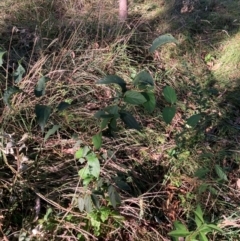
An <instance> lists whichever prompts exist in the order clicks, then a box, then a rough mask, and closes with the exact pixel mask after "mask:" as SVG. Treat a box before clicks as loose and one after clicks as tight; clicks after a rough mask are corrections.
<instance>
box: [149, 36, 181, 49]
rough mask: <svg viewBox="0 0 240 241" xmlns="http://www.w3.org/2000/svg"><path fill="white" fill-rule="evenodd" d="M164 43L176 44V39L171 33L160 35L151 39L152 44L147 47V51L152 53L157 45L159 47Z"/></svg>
mask: <svg viewBox="0 0 240 241" xmlns="http://www.w3.org/2000/svg"><path fill="white" fill-rule="evenodd" d="M166 43H175V44H177V43H178V41H177V40H176V39H175V38H174V37H173V36H172V35H171V34H165V35H161V36H159V37H158V38H156V39H155V40H154V41H153V43H152V46H151V47H150V49H149V52H150V53H153V52H154V51H155V50H156V49H157V48H158V47H160V46H162V45H164V44H166Z"/></svg>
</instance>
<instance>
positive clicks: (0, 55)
mask: <svg viewBox="0 0 240 241" xmlns="http://www.w3.org/2000/svg"><path fill="white" fill-rule="evenodd" d="M5 53H7V51H2V50H0V67H1V66H2V65H3V55H4V54H5Z"/></svg>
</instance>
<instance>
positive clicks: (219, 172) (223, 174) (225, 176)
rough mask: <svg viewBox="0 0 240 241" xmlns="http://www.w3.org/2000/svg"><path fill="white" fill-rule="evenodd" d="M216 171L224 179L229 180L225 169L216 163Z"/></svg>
mask: <svg viewBox="0 0 240 241" xmlns="http://www.w3.org/2000/svg"><path fill="white" fill-rule="evenodd" d="M214 168H215V171H216V173H217V175H218V177H219V178H220V179H221V180H223V181H226V182H227V181H228V178H227V175H226V174H225V172H224V171H223V169H222V168H221V167H220V166H219V165H215V166H214Z"/></svg>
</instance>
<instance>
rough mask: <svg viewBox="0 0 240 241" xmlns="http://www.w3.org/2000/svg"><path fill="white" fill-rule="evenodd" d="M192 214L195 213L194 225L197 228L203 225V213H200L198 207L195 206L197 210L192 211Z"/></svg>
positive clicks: (200, 210)
mask: <svg viewBox="0 0 240 241" xmlns="http://www.w3.org/2000/svg"><path fill="white" fill-rule="evenodd" d="M194 213H195V223H196V225H197V227H198V228H199V227H200V226H201V225H202V224H203V223H204V219H203V212H202V209H201V207H200V205H197V208H196V210H195V211H194Z"/></svg>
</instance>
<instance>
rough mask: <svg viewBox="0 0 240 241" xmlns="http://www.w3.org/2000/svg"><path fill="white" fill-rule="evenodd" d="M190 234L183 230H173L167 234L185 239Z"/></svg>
mask: <svg viewBox="0 0 240 241" xmlns="http://www.w3.org/2000/svg"><path fill="white" fill-rule="evenodd" d="M189 234H191V232H189V231H185V230H174V231H171V232H169V233H168V235H169V236H172V237H187V236H188V235H189Z"/></svg>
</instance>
